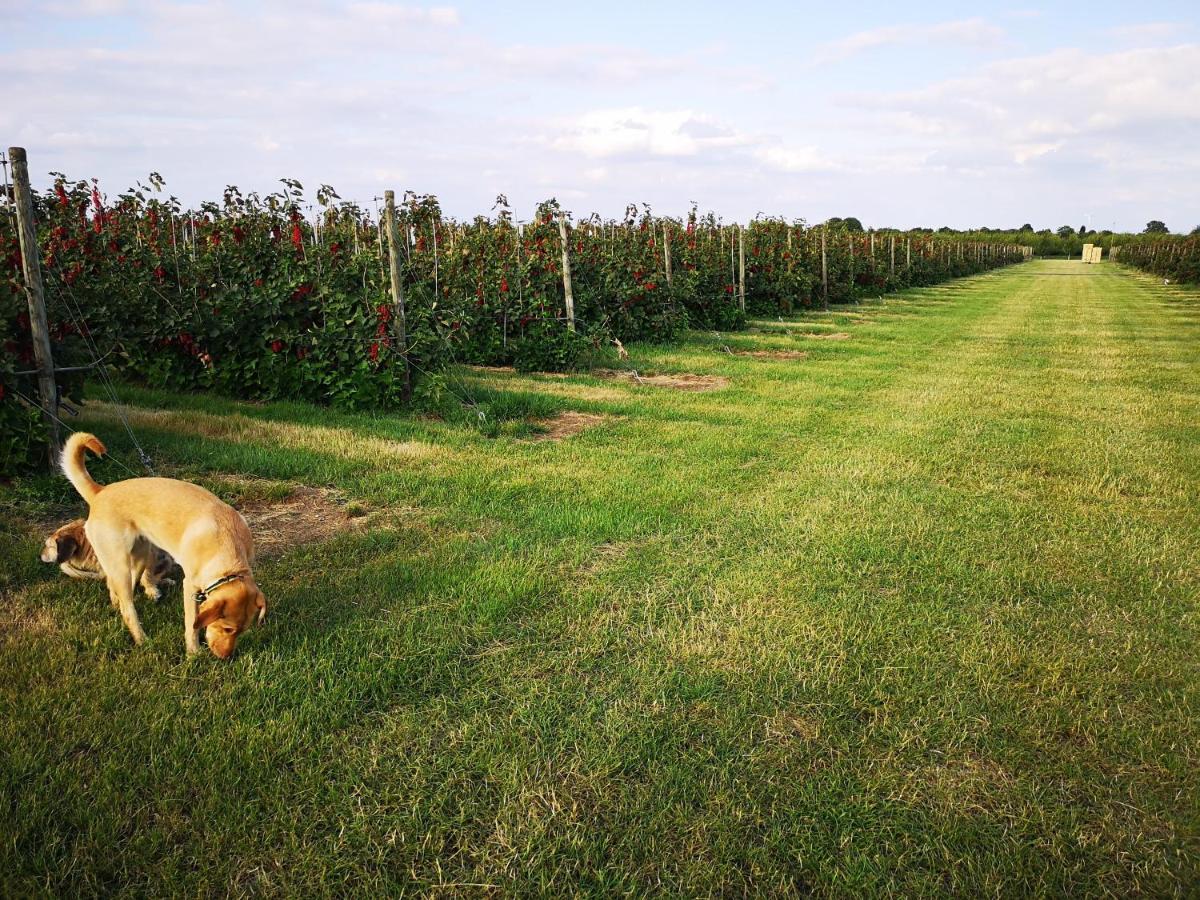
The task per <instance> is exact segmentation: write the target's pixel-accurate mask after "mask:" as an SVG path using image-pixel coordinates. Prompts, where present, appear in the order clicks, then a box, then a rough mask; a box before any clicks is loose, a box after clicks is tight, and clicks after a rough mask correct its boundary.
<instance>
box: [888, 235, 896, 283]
mask: <svg viewBox="0 0 1200 900" xmlns="http://www.w3.org/2000/svg"><path fill="white" fill-rule="evenodd" d="M889 243H890V245H891V257H890V259H889V261H888V277H889V278H894V277H895V275H896V236H895V235H894V234H893V235H892V236H891V237H890V238H889Z"/></svg>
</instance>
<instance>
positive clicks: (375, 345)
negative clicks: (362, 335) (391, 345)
mask: <svg viewBox="0 0 1200 900" xmlns="http://www.w3.org/2000/svg"><path fill="white" fill-rule="evenodd" d="M367 356H369V357H371V362H375V360H377V359H379V341H372V342H371V349H370V350H368V351H367Z"/></svg>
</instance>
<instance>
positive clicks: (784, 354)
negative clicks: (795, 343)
mask: <svg viewBox="0 0 1200 900" xmlns="http://www.w3.org/2000/svg"><path fill="white" fill-rule="evenodd" d="M721 352H722V353H728V354H729V355H730V356H749V357H752V358H753V359H807V358H808V352H807V351H805V350H722V351H721Z"/></svg>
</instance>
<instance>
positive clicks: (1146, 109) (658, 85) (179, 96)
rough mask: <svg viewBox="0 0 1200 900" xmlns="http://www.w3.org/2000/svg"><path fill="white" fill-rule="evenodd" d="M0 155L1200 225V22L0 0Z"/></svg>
mask: <svg viewBox="0 0 1200 900" xmlns="http://www.w3.org/2000/svg"><path fill="white" fill-rule="evenodd" d="M0 98H2V100H0V147H8V146H23V147H25V148H26V149H27V150H28V153H29V159H30V168H31V170H32V172H33V173H34V177H35V180H36V182H37V184H38V186H42V187H44V186H46V185H48V184H49V183H50V178H49V175H48V173H49V172H51V171H60V172H64V173H66V174H67V175H68V176H69V177H71V178H72V179H76V178H90V177H93V176H94V177H98V178H99V179H100V180H101V185H102V187H103V188H104V189H105V190H106V191H107V192H108V193H114V194H115V193H117V192H119V191H120V190H122V189H124V188H125V187H127V186H129V185H132V184H134V183H135V182H136V181H138V180H141V181H142V182H143V183H144V182H145V181H146V179H147V176H148V174H149V173H150V172H159V173H161V174H162V175H163V176H164V177H165V179H166V184H167V191H168V192H169V193H171V194H175V195H177V196H178V197H179V198H180V199H181V200H182V201H184V203H185V204H194V203H199V202H200V201H202V200H219V199H220V196H221V192H222V190H223V189H224V188H225V186H226V185H229V184H234V185H237V186H239V187H240V188H241V189H242V190H243V191H258V192H260V193H264V194H265V193H268V192H270V191H273V190H277V189H279V187H280V184H279V179H280V178H282V177H290V178H296V179H298V180H299V181H301V182H302V183H303V184H304V186H305V188H306V189H307V191H308V193H309V196H310V197H311V196H312V195H313V194H315V190H316V188H317V187H318V186H319V185H321V184H330V185H332V186H333V187H334V188H336V189H337V191H338V193H339V194H340V195H341V196H342V197H343V198H345V199H348V200H356V201H358V202H360V203H362V204H364V205H366V206H373V205H374V202H375V198H376V197H378V196H380V195H381V194H382V192H383V191H384V189H387V188H391V189H394V190H396V191H397V192H398V193H399V192H403V191H405V190H414V191H417V192H418V193H433V194H436V195H437V196H438V197H439V199H440V201H441V203H442V208H443V210H444V211H445V212H446V213H447V214H449V215H452V216H456V217H467V218H469V217H472V216H474V215H477V214H486V213H488V212H490V210H491V209H492V207H493V204H494V203H495V201H496V197H497V195H499V194H504V195H506V196H507V198H508V200H509V202H510V203H511V205H512V207H513V209H514V212H515V214H516V215H517V217H518V218H522V219H523V218H527V217H528V216H529V215H530V214H531V213H532V211H533V207H534V205H535V204H536V203H537V202H538V201H541V200H544V199H546V198H549V197H556V198H557V199H558V200H559V201H560V202H561V203H562V205H563V206H564V208H566V209H568V210H571V211H572V212H574V213H575V214H583V215H586V214H588V213H591V212H599V213H600V214H601V215H604V216H613V215H617V216H619V215H621V214H623V212H624V210H625V207H626V206H627V205H628V204H630V203H637V204H643V203H645V204H649V205H650V206H651V207H652V208H653V210H654V211H655V212H656V213H662V214H670V215H680V214H684V213H686V211H687V210H688V209H689V208H690V206H691V204H692V203H693V202H694V203H696V204H698V205H699V207H700V209H701V210H702V211H705V210H713V211H715V212H716V213H717V214H718V215H720V216H722V217H723V218H724V219H725V220H726V221H730V220H738V221H745V220H747V219H749V218H751V217H753V216H755V215H757V214H760V213H761V214H764V215H776V216H783V217H786V218H789V219H792V218H802V219H805V220H807V221H809V222H818V221H823V220H824V219H826V218H828V217H830V216H856V217H858V218H859V219H861V220H862V221H863V222H864V224H866V225H868V226H876V227H887V226H890V227H900V228H908V227H916V226H928V227H940V226H943V225H949V226H951V227H955V228H966V227H974V226H991V227H1019V226H1020V225H1022V224H1024V223H1027V222H1028V223H1030V224H1032V225H1034V227H1035V228H1039V229H1040V228H1057V227H1059V226H1061V225H1064V224H1067V225H1072V226H1074V227H1078V226H1079V225H1088V224H1090V225H1091V226H1092V227H1093V228H1096V229H1097V230H1099V229H1104V228H1111V229H1114V230H1135V231H1140V230H1141V229H1142V228H1143V227H1144V226H1145V223H1146V222H1147V221H1148V220H1150V219H1160V220H1162V221H1164V222H1166V223H1167V225H1168V226H1169V227H1171V229H1172V230H1174V231H1190V230H1191V229H1192V228H1194V227H1196V226H1197V225H1200V3H1195V2H1192V3H1173V2H1172V3H1166V2H1153V0H1144V2H1141V3H1129V2H1127V0H1126V2H1120V3H1113V2H1107V0H1098V2H1089V3H1087V4H1066V3H1055V4H1043V5H1036V4H1028V5H1024V6H1023V5H1021V0H1016V2H1015V3H989V2H974V3H970V4H961V3H951V2H921V3H909V4H898V3H894V2H888V3H874V2H856V3H845V2H832V0H825V2H822V3H819V4H818V3H802V2H754V0H743V2H741V3H731V2H728V0H723V2H708V0H692V2H686V3H675V2H666V0H660V2H657V3H655V2H646V0H642V2H636V3H634V2H625V0H601V2H578V0H576V2H562V0H560V2H558V3H535V2H525V0H512V2H504V3H496V2H462V3H455V4H453V5H436V6H422V5H414V4H410V3H396V2H390V0H356V2H332V0H263V2H160V0H47V2H41V3H31V2H22V0H0Z"/></svg>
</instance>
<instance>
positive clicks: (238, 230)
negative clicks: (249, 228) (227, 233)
mask: <svg viewBox="0 0 1200 900" xmlns="http://www.w3.org/2000/svg"><path fill="white" fill-rule="evenodd" d="M245 239H246V231H245V229H243V228H242V226H241V225H234V226H233V240H234V242H235V243H238V244H240V243H241V242H242V241H244V240H245Z"/></svg>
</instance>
